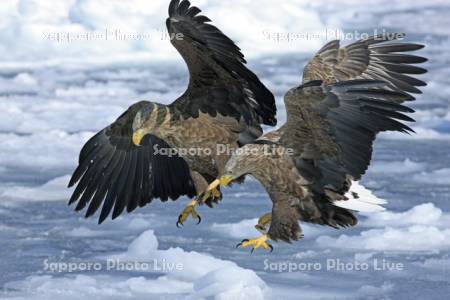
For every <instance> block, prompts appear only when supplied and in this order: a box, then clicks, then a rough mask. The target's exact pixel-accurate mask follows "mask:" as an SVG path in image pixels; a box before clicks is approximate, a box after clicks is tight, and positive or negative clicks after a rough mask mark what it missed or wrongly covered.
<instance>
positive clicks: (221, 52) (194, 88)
mask: <svg viewBox="0 0 450 300" xmlns="http://www.w3.org/2000/svg"><path fill="white" fill-rule="evenodd" d="M200 12H201V10H200V9H199V8H197V7H195V6H191V4H190V2H189V1H187V0H182V1H181V2H180V0H172V1H171V3H170V7H169V18H168V19H167V29H168V31H169V33H170V34H171V37H172V38H171V42H172V44H173V46H174V47H175V48H176V49H177V50H178V52H179V53H180V54H181V55H182V57H183V59H184V60H185V62H186V64H187V66H188V69H189V74H190V81H189V86H188V88H187V90H186V92H185V93H184V94H183V95H182V96H181V97H180V98H179V99H178V100H176V101H175V102H174V103H173V104H172V107H174V108H176V111H178V112H179V114H180V115H182V116H183V117H184V118H190V117H194V118H196V117H198V115H199V113H200V112H203V113H207V114H209V115H211V116H212V117H215V116H216V115H217V114H218V113H219V114H221V115H223V116H230V117H234V118H236V119H237V120H238V121H241V120H243V121H244V122H245V123H246V124H247V125H249V127H259V125H260V124H266V125H272V126H273V125H276V118H275V115H276V105H275V99H274V96H273V94H272V93H271V92H270V91H269V90H268V89H267V88H266V87H265V86H264V84H262V83H261V81H260V80H259V79H258V77H257V76H256V75H255V74H254V73H253V72H251V71H250V70H249V69H248V68H247V67H246V66H245V64H246V61H245V59H244V55H243V54H242V53H241V51H240V49H239V47H238V46H236V45H235V43H234V42H233V41H232V40H231V39H230V38H228V37H227V36H226V35H225V34H223V33H222V32H221V31H220V30H219V29H218V28H217V27H215V26H213V25H211V24H210V22H211V20H210V19H209V18H207V17H205V16H203V15H200ZM261 133H262V131H260V132H259V135H260V134H261Z"/></svg>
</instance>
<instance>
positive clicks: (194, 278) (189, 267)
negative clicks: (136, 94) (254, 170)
mask: <svg viewBox="0 0 450 300" xmlns="http://www.w3.org/2000/svg"><path fill="white" fill-rule="evenodd" d="M108 258H110V259H120V260H121V261H128V262H141V263H142V262H153V261H154V260H155V259H156V260H157V261H158V262H159V263H162V262H164V263H166V264H167V265H168V264H170V263H172V264H180V265H181V266H182V268H181V270H172V271H169V270H160V271H158V272H157V273H155V275H156V274H157V275H158V277H157V278H155V276H153V277H152V278H146V277H143V276H139V277H130V276H128V277H127V278H124V277H121V276H113V275H76V276H73V275H67V276H64V277H53V276H47V275H46V276H31V277H28V278H27V279H26V280H24V281H18V282H12V283H8V284H7V288H10V289H14V290H15V292H14V296H15V298H14V299H30V298H32V299H36V300H41V299H60V298H61V297H63V298H64V299H70V300H72V299H81V298H89V299H105V298H109V299H116V298H119V297H120V298H126V299H148V298H152V297H155V298H158V299H159V297H164V299H180V297H181V298H183V299H206V298H208V299H209V298H211V299H217V300H222V299H223V300H227V299H242V300H246V299H249V300H250V299H255V300H258V299H266V296H267V295H269V294H270V290H269V288H268V287H267V286H266V284H265V283H264V281H262V280H261V279H260V278H259V277H258V275H256V273H255V272H253V271H251V270H246V269H243V268H241V267H239V266H238V265H236V264H235V263H233V262H230V261H225V260H221V259H217V258H214V257H212V256H210V255H206V254H202V253H197V252H186V251H184V250H182V249H180V248H170V249H168V250H159V249H158V240H157V238H156V236H155V235H154V232H153V230H148V231H145V232H144V233H142V234H141V235H140V236H139V237H138V238H136V239H135V240H134V241H133V242H132V243H131V244H130V245H129V247H128V251H126V252H125V253H122V254H118V255H113V256H109V257H108ZM152 272H153V271H152ZM161 273H162V275H161ZM16 297H17V298H16ZM111 297H112V298H111Z"/></svg>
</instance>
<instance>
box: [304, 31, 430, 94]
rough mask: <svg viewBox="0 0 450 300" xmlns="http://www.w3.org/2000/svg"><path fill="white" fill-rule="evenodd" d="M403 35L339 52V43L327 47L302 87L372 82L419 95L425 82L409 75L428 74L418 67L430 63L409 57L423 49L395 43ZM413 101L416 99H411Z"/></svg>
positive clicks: (374, 39)
mask: <svg viewBox="0 0 450 300" xmlns="http://www.w3.org/2000/svg"><path fill="white" fill-rule="evenodd" d="M403 37H404V35H403V34H390V35H378V36H372V37H370V38H368V39H363V40H360V41H357V42H355V43H353V44H350V45H348V46H346V47H344V48H340V42H339V41H338V40H336V41H332V42H330V43H328V44H326V45H325V46H324V47H323V48H322V49H321V50H320V51H319V53H317V55H316V56H315V57H314V58H313V59H312V60H311V61H310V62H309V63H308V65H307V66H306V67H305V70H304V73H303V83H306V82H308V81H312V80H321V81H323V82H324V83H325V84H333V83H335V82H340V81H346V80H355V79H373V80H382V81H385V82H386V83H388V85H389V89H391V90H400V91H404V92H408V93H416V94H420V93H421V91H420V90H419V89H418V88H417V87H421V86H425V85H426V84H425V82H423V81H421V80H418V79H416V78H414V77H412V76H409V75H410V74H414V75H417V74H424V73H426V72H427V71H426V70H425V69H423V68H420V67H417V66H415V64H420V63H423V62H426V61H427V59H426V58H424V57H420V56H415V55H411V54H409V52H411V51H415V50H419V49H422V48H423V47H424V46H423V45H418V44H412V43H401V42H393V41H394V40H397V39H400V38H403ZM412 99H413V98H412Z"/></svg>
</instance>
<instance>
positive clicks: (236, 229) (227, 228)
mask: <svg viewBox="0 0 450 300" xmlns="http://www.w3.org/2000/svg"><path fill="white" fill-rule="evenodd" d="M256 224H258V219H251V220H242V221H240V222H238V223H224V224H217V223H214V224H213V225H212V226H211V230H213V231H215V232H217V233H219V234H221V235H224V236H228V237H231V238H236V239H244V238H249V237H253V236H255V235H258V234H259V233H258V230H256V229H255V225H256Z"/></svg>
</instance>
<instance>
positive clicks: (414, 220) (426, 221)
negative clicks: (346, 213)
mask: <svg viewBox="0 0 450 300" xmlns="http://www.w3.org/2000/svg"><path fill="white" fill-rule="evenodd" d="M366 216H367V219H366V220H364V221H363V222H362V225H363V226H367V227H384V226H395V227H404V226H411V225H440V224H442V223H444V221H443V219H442V216H443V213H442V210H441V209H440V208H438V207H436V206H435V205H434V204H433V203H425V204H421V205H418V206H415V207H413V208H411V209H410V210H408V211H405V212H400V213H396V212H392V211H384V212H379V213H375V214H367V215H366ZM449 225H450V224H449Z"/></svg>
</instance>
